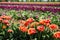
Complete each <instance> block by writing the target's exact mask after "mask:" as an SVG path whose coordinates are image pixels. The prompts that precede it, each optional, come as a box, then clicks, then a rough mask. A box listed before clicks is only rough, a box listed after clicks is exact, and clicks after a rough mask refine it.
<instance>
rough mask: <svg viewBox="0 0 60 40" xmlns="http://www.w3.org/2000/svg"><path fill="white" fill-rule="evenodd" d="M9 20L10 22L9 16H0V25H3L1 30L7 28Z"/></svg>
mask: <svg viewBox="0 0 60 40" xmlns="http://www.w3.org/2000/svg"><path fill="white" fill-rule="evenodd" d="M9 20H11V17H10V16H6V15H2V16H0V23H2V24H3V26H2V29H5V28H6V27H7V26H9V25H10V24H9Z"/></svg>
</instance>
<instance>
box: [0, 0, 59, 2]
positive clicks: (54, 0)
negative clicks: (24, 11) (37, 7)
mask: <svg viewBox="0 0 60 40" xmlns="http://www.w3.org/2000/svg"><path fill="white" fill-rule="evenodd" d="M9 1H10V2H60V0H0V2H9Z"/></svg>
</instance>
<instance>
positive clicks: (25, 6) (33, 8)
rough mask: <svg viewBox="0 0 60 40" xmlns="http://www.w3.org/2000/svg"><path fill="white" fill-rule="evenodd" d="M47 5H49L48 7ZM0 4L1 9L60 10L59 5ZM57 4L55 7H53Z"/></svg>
mask: <svg viewBox="0 0 60 40" xmlns="http://www.w3.org/2000/svg"><path fill="white" fill-rule="evenodd" d="M48 6H49V7H48ZM52 6H53V5H34V4H33V5H27V4H26V5H0V8H2V9H15V10H41V11H50V12H54V13H55V12H60V7H59V6H60V5H54V6H53V7H52ZM55 6H57V7H55Z"/></svg>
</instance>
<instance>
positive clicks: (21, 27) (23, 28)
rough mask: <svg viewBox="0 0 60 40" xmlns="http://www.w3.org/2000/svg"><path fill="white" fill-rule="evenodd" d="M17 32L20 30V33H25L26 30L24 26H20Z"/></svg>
mask: <svg viewBox="0 0 60 40" xmlns="http://www.w3.org/2000/svg"><path fill="white" fill-rule="evenodd" d="M19 30H21V31H22V32H27V30H28V29H27V27H25V26H20V27H19Z"/></svg>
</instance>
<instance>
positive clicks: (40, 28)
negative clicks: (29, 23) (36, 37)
mask: <svg viewBox="0 0 60 40" xmlns="http://www.w3.org/2000/svg"><path fill="white" fill-rule="evenodd" d="M44 29H45V28H44V26H43V25H42V26H37V30H38V31H40V32H43V31H44Z"/></svg>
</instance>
